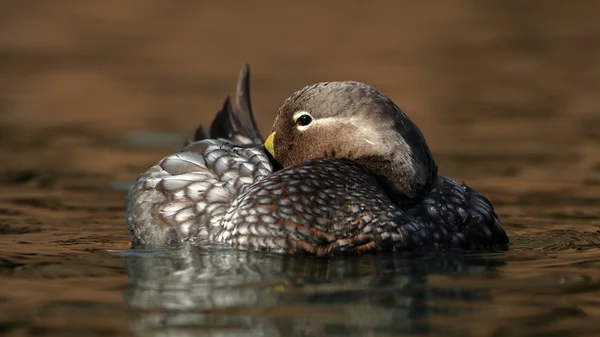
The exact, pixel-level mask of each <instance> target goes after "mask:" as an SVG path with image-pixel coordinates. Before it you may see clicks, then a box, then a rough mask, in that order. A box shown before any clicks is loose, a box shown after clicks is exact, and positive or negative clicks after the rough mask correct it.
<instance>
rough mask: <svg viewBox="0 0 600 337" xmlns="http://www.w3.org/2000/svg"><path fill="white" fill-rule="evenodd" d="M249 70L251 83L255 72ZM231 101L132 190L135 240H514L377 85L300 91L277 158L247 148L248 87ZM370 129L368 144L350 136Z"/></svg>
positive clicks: (325, 243)
mask: <svg viewBox="0 0 600 337" xmlns="http://www.w3.org/2000/svg"><path fill="white" fill-rule="evenodd" d="M240 78H241V79H245V80H241V81H240V83H242V82H244V81H245V82H244V83H245V85H246V86H247V84H248V80H247V79H248V76H247V69H246V74H245V75H244V71H242V74H241V76H240ZM240 87H241V88H242V89H240ZM240 91H242V92H243V91H244V85H241V86H240V85H238V92H240ZM246 92H248V90H246ZM239 100H248V102H247V103H243V104H240V103H239V102H238V101H239ZM228 106H229V107H231V105H228V104H226V105H225V107H224V109H223V111H225V113H226V116H229V118H224V117H220V118H217V119H216V120H215V123H218V124H220V125H218V126H217V127H215V125H214V123H213V127H211V133H210V134H207V133H206V132H204V131H202V132H201V133H199V132H196V137H197V139H196V140H197V141H196V142H194V143H190V144H189V145H187V146H186V147H185V148H184V149H183V151H182V152H180V153H176V154H173V155H171V156H168V157H166V158H164V159H163V160H162V161H161V162H159V163H158V164H157V165H155V166H153V167H151V168H150V169H149V170H148V171H146V172H145V173H144V174H142V175H141V176H140V177H139V178H138V180H137V181H136V183H135V185H134V186H133V187H132V188H131V189H130V191H129V193H128V201H129V203H128V210H127V223H128V228H129V230H130V232H131V233H132V240H133V242H134V243H136V244H141V245H153V246H155V245H164V244H169V243H176V242H192V243H197V244H202V243H222V244H226V245H231V246H235V247H239V248H244V249H253V250H267V251H272V252H278V253H290V254H293V253H302V254H311V255H319V256H331V255H340V254H362V253H368V252H394V251H414V250H423V249H425V250H426V249H449V248H460V249H471V248H482V247H498V246H503V245H505V244H507V243H508V237H507V236H506V234H505V232H504V230H503V229H502V226H501V224H500V221H499V219H498V217H497V216H496V214H495V212H494V210H493V207H492V205H491V203H490V202H489V201H488V200H487V199H486V198H485V197H484V196H482V195H481V194H479V193H478V192H476V191H474V190H473V189H471V188H469V187H468V186H466V185H464V184H458V183H456V182H454V181H453V180H451V179H450V178H447V177H442V176H438V175H437V166H436V165H435V161H434V160H433V156H432V155H431V152H430V151H429V148H428V147H427V144H426V143H425V140H424V138H423V136H422V134H421V133H420V131H419V130H418V128H417V127H416V125H414V123H412V121H410V119H409V118H408V117H407V116H406V115H405V114H404V113H403V112H402V111H401V110H400V109H399V108H398V107H397V106H396V105H395V104H393V102H392V101H391V100H389V98H387V97H386V96H384V95H382V94H381V93H379V92H378V91H376V90H375V89H373V88H372V87H369V86H367V85H365V84H362V83H357V82H330V83H325V84H317V85H313V86H309V87H306V88H304V89H302V90H300V91H298V92H297V93H295V94H294V95H292V96H291V97H290V98H289V99H288V100H287V101H286V103H285V104H284V106H283V107H282V109H281V110H280V113H279V115H278V116H277V118H276V121H275V123H274V130H275V131H277V133H276V136H275V140H274V144H275V150H274V152H275V154H274V156H275V158H274V159H276V162H274V161H273V158H270V156H269V155H268V154H267V153H266V152H265V151H264V149H263V148H262V146H256V147H251V146H249V145H248V143H256V140H258V139H260V140H262V136H260V133H258V131H257V130H256V128H255V126H254V122H253V118H251V116H252V111H251V109H250V104H249V97H248V95H245V96H244V95H242V96H241V97H239V96H238V98H236V104H235V106H237V107H238V108H237V109H238V111H237V112H235V114H233V113H232V111H233V110H232V109H230V108H228ZM240 106H241V107H245V108H241V109H240V108H239V107H240ZM228 109H229V110H228ZM298 110H302V111H310V112H311V113H312V115H313V117H314V118H315V121H323V120H327V119H329V118H333V119H330V120H328V122H327V123H321V124H319V122H317V123H314V128H313V129H307V130H309V132H306V130H303V131H298V130H297V128H295V125H294V124H293V122H292V121H291V120H290V118H291V117H290V116H291V114H292V113H294V112H295V111H298ZM223 111H221V112H220V114H221V116H223V114H224V112H223ZM234 115H235V116H237V117H235V118H234V117H232V116H234ZM244 115H249V116H250V117H248V116H246V117H244ZM366 117H368V118H370V119H371V120H367V119H366ZM369 122H371V123H372V124H368V123H369ZM241 123H242V124H244V123H245V125H244V126H243V127H240V124H241ZM365 123H367V124H365ZM365 125H366V127H367V129H366V130H368V131H369V132H365V131H364V128H365ZM340 126H343V129H340V130H342V131H343V132H338V133H336V131H335V129H336V127H338V128H339V127H340ZM199 130H203V129H201V127H200V128H199ZM215 130H217V131H215ZM332 130H333V131H332ZM373 130H377V131H378V132H379V133H378V134H374V133H373ZM327 132H332V133H333V134H334V135H336V136H337V137H331V136H330V135H328V134H327ZM199 134H200V136H198V135H199ZM280 135H283V136H280ZM278 136H280V138H277V137H278ZM209 137H211V138H225V139H243V140H248V139H252V140H254V141H252V142H245V141H242V142H239V141H238V142H239V143H238V145H243V146H244V147H241V146H238V145H234V144H231V143H230V142H228V141H226V140H224V139H219V140H215V139H204V140H199V139H198V138H209ZM236 137H237V138H236ZM364 137H369V139H365V140H367V142H363V143H360V144H358V143H357V144H354V143H353V142H354V140H359V141H360V140H361V138H364ZM384 142H387V143H385V144H384ZM372 144H374V145H375V146H371V145H372ZM310 151H313V152H312V153H311V152H310ZM280 163H281V164H282V165H283V168H281V169H279V170H274V165H275V166H276V167H277V166H278V165H279V164H280Z"/></svg>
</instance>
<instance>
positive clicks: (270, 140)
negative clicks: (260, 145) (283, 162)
mask: <svg viewBox="0 0 600 337" xmlns="http://www.w3.org/2000/svg"><path fill="white" fill-rule="evenodd" d="M273 139H275V132H271V134H270V135H269V137H267V140H265V149H267V151H269V153H270V154H271V156H273V158H275V149H274V148H273Z"/></svg>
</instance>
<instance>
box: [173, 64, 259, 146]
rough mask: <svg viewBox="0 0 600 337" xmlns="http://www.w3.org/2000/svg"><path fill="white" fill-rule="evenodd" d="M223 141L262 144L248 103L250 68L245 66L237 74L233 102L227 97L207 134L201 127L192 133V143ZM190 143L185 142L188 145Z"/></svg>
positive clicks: (240, 143) (237, 143)
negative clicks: (204, 140) (207, 140)
mask: <svg viewBox="0 0 600 337" xmlns="http://www.w3.org/2000/svg"><path fill="white" fill-rule="evenodd" d="M203 139H225V140H227V141H229V142H231V143H233V144H236V145H258V144H262V143H263V142H264V138H263V136H262V135H261V134H260V131H259V130H258V127H257V126H256V121H255V120H254V114H253V113H252V104H251V102H250V66H249V65H248V64H245V65H244V66H243V67H242V69H241V71H240V74H239V77H238V82H237V87H236V94H235V100H234V102H233V104H232V102H231V99H230V97H229V96H227V98H226V99H225V102H224V103H223V107H222V108H221V110H220V111H218V112H217V114H216V116H215V118H214V119H213V122H212V124H211V126H210V129H209V131H208V132H207V131H206V130H205V129H204V127H203V126H202V125H200V126H198V128H197V129H196V132H195V133H194V141H199V140H203ZM189 143H190V142H189V141H188V142H186V144H185V145H188V144H189Z"/></svg>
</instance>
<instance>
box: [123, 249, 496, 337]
mask: <svg viewBox="0 0 600 337" xmlns="http://www.w3.org/2000/svg"><path fill="white" fill-rule="evenodd" d="M126 260H127V272H128V275H129V286H128V288H127V289H126V291H125V298H126V301H127V302H128V303H129V304H130V305H131V306H133V307H135V308H139V309H142V310H141V314H140V317H139V319H138V320H137V321H136V322H135V323H134V327H135V330H137V331H139V332H140V333H141V334H143V335H153V336H162V335H169V336H191V335H198V334H201V335H210V336H320V335H342V334H343V335H344V336H353V335H364V334H365V333H367V334H368V332H378V333H384V334H385V333H387V334H395V333H402V332H405V333H420V332H421V333H423V332H431V331H432V330H436V329H435V328H433V327H432V326H431V325H430V324H429V321H428V317H429V315H430V313H432V312H435V313H440V312H444V310H448V311H449V310H452V311H456V309H449V308H446V309H445V308H443V307H435V306H434V305H433V304H432V300H436V301H435V302H439V301H437V300H450V301H470V300H472V299H473V298H478V299H481V298H482V296H487V295H486V294H485V293H481V292H479V291H473V290H464V289H463V290H453V289H452V288H449V287H444V289H440V288H434V287H432V286H430V285H428V277H429V276H430V275H431V274H439V273H444V274H448V273H465V272H466V273H479V272H481V271H484V270H487V269H489V268H490V267H493V266H495V265H498V264H502V263H504V262H503V261H502V260H501V259H500V258H498V257H496V258H491V257H488V258H483V257H467V256H464V255H460V254H456V255H455V254H437V255H434V256H421V257H414V256H413V257H407V256H402V255H379V256H366V257H360V258H344V259H331V260H329V259H327V260H326V259H315V258H308V257H307V258H305V257H284V256H278V255H270V254H264V253H257V252H246V251H238V250H229V249H218V248H208V249H207V248H202V249H200V248H197V247H191V246H185V247H182V248H181V249H178V250H170V251H161V252H148V251H146V252H144V251H132V253H131V254H128V256H126Z"/></svg>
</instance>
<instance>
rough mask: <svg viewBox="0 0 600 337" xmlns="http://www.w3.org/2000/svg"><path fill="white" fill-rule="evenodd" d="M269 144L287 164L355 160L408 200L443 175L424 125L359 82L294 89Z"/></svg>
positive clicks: (268, 139) (268, 140)
mask: <svg viewBox="0 0 600 337" xmlns="http://www.w3.org/2000/svg"><path fill="white" fill-rule="evenodd" d="M265 148H267V150H268V151H269V152H270V153H271V155H272V156H273V158H275V160H277V161H278V162H279V163H280V164H281V165H282V166H283V167H287V166H290V165H294V164H297V163H300V162H303V161H307V160H310V159H315V158H323V157H336V158H346V159H351V160H354V161H356V162H357V163H359V164H361V165H363V166H364V167H366V168H367V169H369V170H370V171H371V172H373V173H374V174H375V175H377V176H378V177H380V178H381V179H383V180H385V181H387V182H389V183H391V184H392V185H393V186H394V187H395V188H396V190H397V192H398V193H399V196H400V197H406V198H414V197H416V196H417V195H419V194H421V193H423V192H425V190H427V189H428V188H429V185H430V183H431V181H433V179H434V178H435V177H436V176H437V166H436V164H435V161H434V159H433V156H432V155H431V152H430V150H429V147H428V146H427V143H426V142H425V138H424V137H423V135H422V134H421V131H420V130H419V128H418V127H417V126H416V125H415V124H414V123H413V122H412V121H411V120H410V119H409V118H408V116H407V115H406V114H405V113H404V112H402V110H400V108H398V107H397V106H396V104H394V102H392V100H391V99H390V98H388V97H387V96H385V95H384V94H382V93H380V92H379V91H377V90H376V89H375V88H373V87H371V86H369V85H366V84H364V83H359V82H324V83H318V84H314V85H311V86H307V87H305V88H303V89H301V90H299V91H297V92H296V93H294V94H293V95H292V96H291V97H290V98H288V99H287V100H286V101H285V103H284V104H283V106H282V107H281V108H280V110H279V114H278V115H277V117H276V118H275V122H274V124H273V129H272V133H271V135H270V136H269V137H268V138H267V141H266V142H265Z"/></svg>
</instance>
